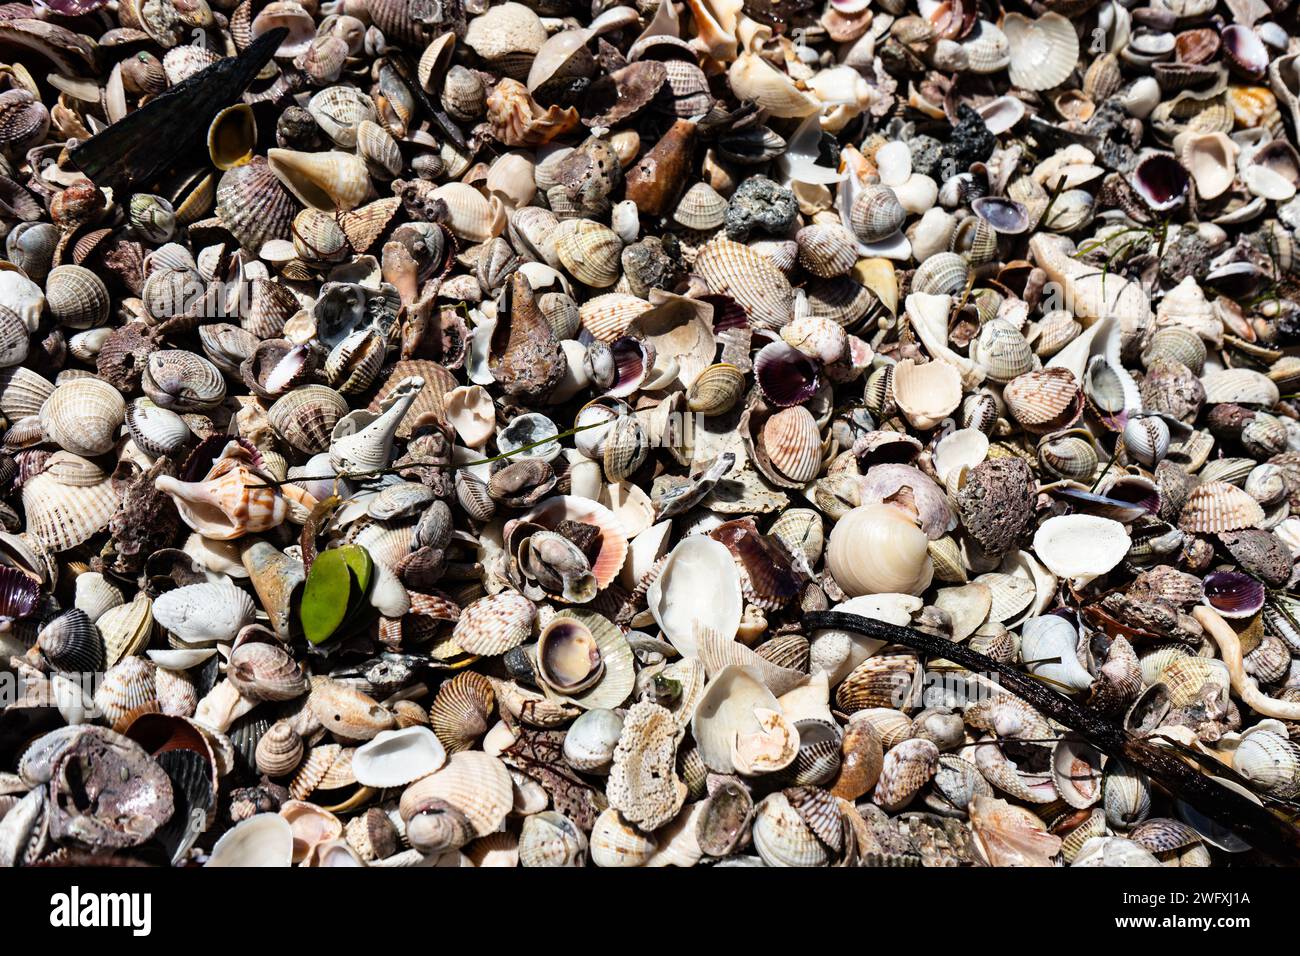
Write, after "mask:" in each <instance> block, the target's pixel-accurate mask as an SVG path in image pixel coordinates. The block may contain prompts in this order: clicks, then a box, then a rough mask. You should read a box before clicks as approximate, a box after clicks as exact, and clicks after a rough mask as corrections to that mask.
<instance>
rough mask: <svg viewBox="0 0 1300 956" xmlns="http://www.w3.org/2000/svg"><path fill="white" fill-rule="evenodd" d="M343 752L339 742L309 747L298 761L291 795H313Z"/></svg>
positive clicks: (290, 789)
mask: <svg viewBox="0 0 1300 956" xmlns="http://www.w3.org/2000/svg"><path fill="white" fill-rule="evenodd" d="M267 729H268V730H269V729H270V728H267ZM342 753H343V747H342V746H340V745H339V744H317V745H316V746H315V747H312V748H311V749H309V750H308V751H307V753H306V754H305V755H304V756H303V758H302V760H301V761H299V763H298V772H297V773H295V774H294V775H293V780H291V781H290V782H289V796H291V797H293V798H294V799H295V800H305V799H306V798H307V797H309V796H311V794H312V791H314V790H315V789H316V788H317V787H318V786H320V782H321V781H322V780H324V779H325V775H326V774H327V773H329V771H330V768H331V767H333V766H334V764H336V763H337V762H338V760H339V756H340V754H342Z"/></svg>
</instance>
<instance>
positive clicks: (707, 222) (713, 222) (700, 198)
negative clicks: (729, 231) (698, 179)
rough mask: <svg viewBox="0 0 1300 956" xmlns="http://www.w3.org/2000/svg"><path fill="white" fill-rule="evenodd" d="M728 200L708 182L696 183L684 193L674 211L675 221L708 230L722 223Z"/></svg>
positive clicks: (701, 230)
mask: <svg viewBox="0 0 1300 956" xmlns="http://www.w3.org/2000/svg"><path fill="white" fill-rule="evenodd" d="M726 216H727V200H725V199H724V198H722V196H720V195H718V191H717V190H716V189H714V188H713V187H712V186H710V185H709V184H708V183H696V184H695V185H694V186H692V187H691V188H690V189H688V190H686V192H685V193H684V194H683V195H682V198H681V199H680V200H678V202H677V208H676V209H675V210H674V211H673V221H674V222H676V223H677V224H678V225H681V226H685V227H686V228H687V229H695V230H697V231H700V232H707V231H708V230H711V229H717V228H718V227H719V226H721V225H722V223H723V220H724V219H726Z"/></svg>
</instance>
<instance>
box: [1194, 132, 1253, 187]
mask: <svg viewBox="0 0 1300 956" xmlns="http://www.w3.org/2000/svg"><path fill="white" fill-rule="evenodd" d="M1239 151H1240V150H1239V147H1238V146H1237V144H1236V143H1234V142H1233V141H1232V140H1230V139H1229V138H1228V137H1227V135H1226V134H1224V133H1222V132H1214V133H1202V134H1200V135H1197V136H1187V137H1185V138H1184V139H1183V141H1182V147H1181V149H1180V151H1179V159H1180V161H1181V162H1182V164H1183V165H1184V166H1186V167H1187V169H1188V171H1189V172H1190V173H1191V175H1192V180H1193V181H1194V182H1195V183H1196V192H1197V194H1198V195H1199V196H1201V197H1202V198H1203V199H1217V198H1218V197H1219V196H1222V195H1223V194H1224V193H1225V192H1227V191H1228V189H1229V187H1231V186H1232V182H1233V179H1234V178H1235V177H1236V165H1237V163H1236V157H1237V153H1238V152H1239Z"/></svg>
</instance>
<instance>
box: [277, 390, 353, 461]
mask: <svg viewBox="0 0 1300 956" xmlns="http://www.w3.org/2000/svg"><path fill="white" fill-rule="evenodd" d="M350 411H351V409H350V408H349V407H348V403H347V399H345V398H344V397H343V396H342V395H340V394H339V393H338V392H336V391H335V390H334V389H332V388H328V387H327V386H325V385H304V386H302V387H300V388H295V389H294V390H293V391H292V392H289V393H288V394H287V395H284V396H282V397H281V398H279V399H277V400H276V402H275V404H274V405H272V406H271V408H270V410H269V411H268V412H267V415H266V418H267V421H269V422H270V423H271V427H272V428H274V429H275V433H276V434H277V435H279V436H280V437H281V438H282V439H284V440H285V441H286V442H288V443H289V444H290V445H292V446H293V447H294V448H295V449H297V450H298V451H300V452H302V453H303V454H306V455H318V454H321V453H322V452H324V451H326V450H327V449H328V448H329V444H330V435H331V434H332V433H333V431H334V426H335V425H337V424H338V422H339V419H340V418H342V417H343V416H344V415H346V414H348V412H350Z"/></svg>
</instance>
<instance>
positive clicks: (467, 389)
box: [444, 363, 572, 448]
mask: <svg viewBox="0 0 1300 956" xmlns="http://www.w3.org/2000/svg"><path fill="white" fill-rule="evenodd" d="M570 366H572V363H570ZM444 402H445V403H446V416H447V422H448V423H449V424H450V425H451V427H452V428H454V429H456V434H457V435H458V436H459V437H460V440H461V441H462V442H464V443H465V445H466V447H469V448H482V447H483V446H484V445H486V444H487V442H488V439H490V438H491V437H492V433H493V432H494V431H495V430H496V423H497V416H496V406H495V405H494V404H493V402H492V396H491V395H489V394H488V391H487V389H485V388H483V387H482V386H479V385H461V386H459V387H458V388H453V389H452V390H451V391H450V392H448V393H447V394H446V396H445V398H444Z"/></svg>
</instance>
